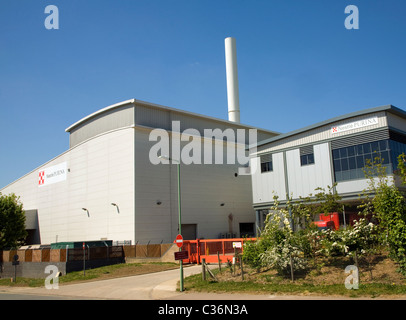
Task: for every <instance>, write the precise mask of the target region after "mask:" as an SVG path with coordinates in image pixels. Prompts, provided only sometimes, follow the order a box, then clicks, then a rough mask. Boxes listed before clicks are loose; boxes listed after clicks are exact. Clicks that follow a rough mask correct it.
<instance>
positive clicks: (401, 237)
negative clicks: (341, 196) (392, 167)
mask: <svg viewBox="0 0 406 320" xmlns="http://www.w3.org/2000/svg"><path fill="white" fill-rule="evenodd" d="M404 160H405V155H404V154H402V155H400V156H399V157H398V162H399V164H398V168H399V170H398V174H399V175H400V178H401V180H402V181H403V182H404V181H405V179H406V170H405V162H404ZM365 173H366V176H367V177H368V178H369V180H370V183H369V190H370V191H371V192H372V193H373V194H374V196H373V198H372V200H371V203H372V205H373V208H374V210H373V212H374V215H375V217H376V218H377V220H378V222H379V228H380V230H379V231H380V232H379V233H380V236H381V241H382V242H386V243H387V244H388V246H389V251H390V255H391V257H392V258H393V259H394V260H395V261H396V262H397V263H398V264H399V267H400V271H401V272H402V273H403V274H406V202H405V197H404V194H403V193H402V192H401V191H400V190H399V188H398V187H397V186H396V184H395V180H394V179H389V178H388V177H387V176H386V171H385V168H384V167H383V166H382V164H381V162H380V161H379V159H376V160H375V161H374V162H373V163H370V164H369V165H368V166H367V167H366V171H365ZM374 177H377V178H374Z"/></svg>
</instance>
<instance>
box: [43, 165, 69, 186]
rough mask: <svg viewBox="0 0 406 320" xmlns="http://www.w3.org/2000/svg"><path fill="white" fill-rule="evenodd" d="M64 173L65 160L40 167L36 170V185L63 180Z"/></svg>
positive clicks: (65, 171) (64, 177)
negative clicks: (50, 165)
mask: <svg viewBox="0 0 406 320" xmlns="http://www.w3.org/2000/svg"><path fill="white" fill-rule="evenodd" d="M66 173H67V169H66V162H63V163H61V164H58V165H56V166H52V167H48V168H45V169H41V170H39V171H38V186H39V187H43V186H46V185H49V184H53V183H57V182H61V181H65V180H66Z"/></svg>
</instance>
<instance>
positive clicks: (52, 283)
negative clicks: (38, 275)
mask: <svg viewBox="0 0 406 320" xmlns="http://www.w3.org/2000/svg"><path fill="white" fill-rule="evenodd" d="M45 273H50V275H49V276H47V277H46V278H45V288H46V289H48V290H52V289H59V269H58V267H57V266H55V265H53V264H51V265H48V266H46V267H45Z"/></svg>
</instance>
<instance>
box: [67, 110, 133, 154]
mask: <svg viewBox="0 0 406 320" xmlns="http://www.w3.org/2000/svg"><path fill="white" fill-rule="evenodd" d="M132 125H134V107H133V105H132V104H128V105H125V106H122V107H120V108H114V109H111V110H108V111H106V112H103V113H101V114H99V115H97V116H95V117H94V118H92V119H89V120H88V121H86V122H85V123H83V124H81V125H79V126H78V127H76V128H74V129H72V131H71V132H70V147H71V148H72V147H74V146H76V145H78V144H79V143H81V142H83V141H85V140H87V139H90V138H92V137H95V136H97V135H99V134H102V133H105V132H108V131H111V130H114V129H119V128H125V127H128V126H132Z"/></svg>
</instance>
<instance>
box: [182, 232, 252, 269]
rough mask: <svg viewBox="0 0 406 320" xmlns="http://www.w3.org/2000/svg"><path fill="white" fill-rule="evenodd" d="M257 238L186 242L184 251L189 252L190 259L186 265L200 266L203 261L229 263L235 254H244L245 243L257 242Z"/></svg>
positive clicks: (185, 261) (186, 261) (184, 242)
mask: <svg viewBox="0 0 406 320" xmlns="http://www.w3.org/2000/svg"><path fill="white" fill-rule="evenodd" d="M255 240H256V238H233V239H202V240H201V239H197V240H184V241H183V246H182V251H188V252H189V258H188V259H185V260H183V262H184V263H197V264H200V263H201V261H202V259H205V260H206V263H217V262H219V260H220V262H222V263H223V262H227V260H232V258H233V256H234V254H236V253H242V251H243V247H244V242H247V241H255Z"/></svg>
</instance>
